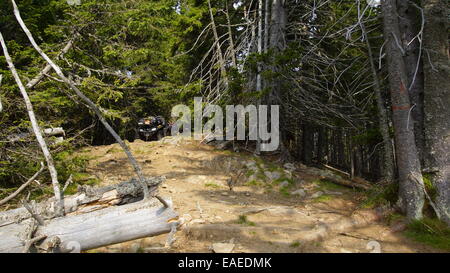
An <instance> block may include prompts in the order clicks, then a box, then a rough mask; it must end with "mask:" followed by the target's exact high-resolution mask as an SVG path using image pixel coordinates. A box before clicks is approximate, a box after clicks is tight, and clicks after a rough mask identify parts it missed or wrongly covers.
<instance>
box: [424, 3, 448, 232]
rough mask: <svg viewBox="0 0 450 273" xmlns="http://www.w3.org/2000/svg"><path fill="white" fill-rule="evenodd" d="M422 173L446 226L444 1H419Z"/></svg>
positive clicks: (446, 70)
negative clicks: (421, 25)
mask: <svg viewBox="0 0 450 273" xmlns="http://www.w3.org/2000/svg"><path fill="white" fill-rule="evenodd" d="M422 3H423V9H424V13H425V28H424V39H423V43H424V50H425V52H424V57H423V58H424V61H423V62H424V74H425V98H424V104H425V142H426V155H425V162H426V166H425V167H426V171H427V172H429V173H430V174H431V179H432V182H433V184H434V186H435V188H436V191H437V196H436V200H435V205H436V208H437V212H436V214H438V216H439V217H440V218H441V219H442V220H443V221H445V222H446V223H447V224H448V225H450V132H449V130H450V129H449V128H450V81H449V79H450V77H449V76H450V59H449V44H448V29H449V22H448V1H446V0H423V1H422Z"/></svg>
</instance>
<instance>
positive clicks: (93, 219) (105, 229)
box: [0, 199, 178, 253]
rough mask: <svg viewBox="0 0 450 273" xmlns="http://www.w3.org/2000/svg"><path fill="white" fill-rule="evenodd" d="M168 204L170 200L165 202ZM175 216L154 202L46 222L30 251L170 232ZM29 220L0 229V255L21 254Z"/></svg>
mask: <svg viewBox="0 0 450 273" xmlns="http://www.w3.org/2000/svg"><path fill="white" fill-rule="evenodd" d="M165 201H166V202H168V203H169V204H170V203H171V201H170V200H165ZM177 216H178V215H177V214H176V212H174V211H173V210H172V209H171V208H166V207H163V206H161V205H160V202H159V201H158V200H156V199H152V200H143V201H140V202H136V203H132V204H126V205H122V206H113V207H108V208H105V209H101V210H96V211H91V212H89V213H85V214H77V215H69V216H65V217H59V218H54V219H51V220H47V221H46V222H45V225H42V226H38V227H37V229H36V230H35V232H34V236H33V237H34V238H42V240H41V241H40V242H38V243H37V244H36V245H35V246H32V247H31V248H30V251H32V252H78V251H83V250H89V249H94V248H98V247H101V246H106V245H111V244H116V243H120V242H125V241H129V240H134V239H139V238H143V237H149V236H156V235H159V234H163V233H168V232H170V231H171V230H172V229H173V228H174V226H175V227H176V226H177V225H178V222H177V221H176V219H177ZM32 221H34V220H33V219H27V220H24V221H23V222H21V223H13V224H10V225H7V226H4V227H1V228H0V253H4V252H7V253H17V252H22V251H23V250H24V248H25V247H30V246H29V245H27V241H26V237H27V236H28V235H29V233H30V232H33V231H30V226H31V224H32Z"/></svg>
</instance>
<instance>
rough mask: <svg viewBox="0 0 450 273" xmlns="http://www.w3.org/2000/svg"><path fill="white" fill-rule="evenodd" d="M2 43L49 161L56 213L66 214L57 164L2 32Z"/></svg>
mask: <svg viewBox="0 0 450 273" xmlns="http://www.w3.org/2000/svg"><path fill="white" fill-rule="evenodd" d="M0 43H1V45H2V48H3V54H4V55H5V59H6V62H7V63H8V66H9V69H10V70H11V73H12V75H13V77H14V80H15V81H16V83H17V86H18V87H19V90H20V93H21V94H22V97H23V100H24V101H25V106H26V108H27V113H28V117H29V119H30V122H31V127H32V128H33V133H34V135H35V136H36V139H37V142H38V144H39V146H40V148H41V150H42V153H43V154H44V157H45V160H46V162H47V167H48V170H49V172H50V177H51V180H52V185H53V193H54V195H55V202H56V204H55V214H56V215H57V216H63V214H64V204H63V200H62V194H61V191H60V188H59V182H58V172H57V171H56V168H55V164H54V162H53V157H52V155H51V153H50V151H49V149H48V147H47V143H46V142H45V140H44V137H43V136H42V132H41V128H40V127H39V124H38V121H37V119H36V115H35V114H34V110H33V105H32V104H31V100H30V98H29V96H28V93H27V91H26V90H25V86H24V85H23V83H22V80H21V79H20V77H19V74H18V73H17V70H16V68H15V66H14V63H13V61H12V59H11V56H10V55H9V53H8V48H7V47H6V42H5V40H4V39H3V35H2V34H1V33H0Z"/></svg>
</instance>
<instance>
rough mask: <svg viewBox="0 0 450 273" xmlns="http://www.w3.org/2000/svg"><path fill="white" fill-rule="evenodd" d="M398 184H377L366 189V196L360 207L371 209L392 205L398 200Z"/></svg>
mask: <svg viewBox="0 0 450 273" xmlns="http://www.w3.org/2000/svg"><path fill="white" fill-rule="evenodd" d="M397 191H398V184H397V183H392V184H390V185H387V186H376V187H374V188H373V189H370V190H368V191H366V197H365V198H364V200H363V201H362V202H361V204H360V207H361V208H365V209H371V208H375V207H379V206H383V205H388V206H390V204H391V203H394V202H395V200H397Z"/></svg>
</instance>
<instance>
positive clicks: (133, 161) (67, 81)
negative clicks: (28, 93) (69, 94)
mask: <svg viewBox="0 0 450 273" xmlns="http://www.w3.org/2000/svg"><path fill="white" fill-rule="evenodd" d="M11 2H12V4H13V8H14V15H15V17H16V19H17V21H18V22H19V24H20V26H21V28H22V30H23V31H24V32H25V34H26V36H27V37H28V39H29V40H30V42H31V44H32V45H33V47H34V48H35V50H36V51H37V52H38V53H39V54H40V55H41V57H42V58H43V59H44V60H45V61H46V62H47V63H48V64H49V65H50V66H51V67H52V69H53V70H54V71H55V72H56V74H57V75H58V77H59V78H60V79H61V80H62V81H63V82H64V83H65V84H67V85H68V86H69V87H70V89H72V90H73V91H74V92H75V94H76V95H77V96H78V97H79V98H80V99H81V100H82V101H84V103H85V105H87V106H88V107H89V108H90V109H91V110H92V111H93V112H94V113H95V114H96V115H97V117H98V119H99V120H100V122H101V123H102V124H103V126H104V127H105V128H106V130H107V131H108V132H109V133H110V134H111V135H112V136H113V138H114V139H115V140H116V141H117V143H119V145H120V146H121V147H122V149H123V150H124V152H125V154H126V155H127V157H128V160H129V162H130V164H131V165H132V166H133V168H134V171H135V172H136V174H137V176H138V179H139V182H140V183H141V185H142V188H143V192H144V199H147V198H149V191H148V188H147V185H146V183H145V177H144V175H143V173H142V169H141V167H140V165H139V163H138V162H137V161H136V159H135V158H134V156H133V154H132V153H131V150H130V149H129V147H128V146H127V145H126V144H125V142H124V141H123V140H122V138H121V137H120V136H119V135H118V134H117V133H116V131H115V130H114V129H113V128H112V127H111V125H109V123H108V122H107V121H106V119H105V118H104V116H103V114H102V110H101V109H100V108H99V107H98V106H97V105H96V104H95V103H94V102H92V101H91V100H90V99H89V98H88V97H87V96H86V95H84V94H83V92H81V90H79V89H78V87H77V86H76V85H75V83H74V82H73V81H72V80H70V79H69V78H67V77H66V76H65V75H64V73H63V72H62V70H61V68H60V67H59V66H58V65H56V64H55V63H54V62H53V61H52V60H51V59H50V58H49V57H48V56H47V54H45V52H44V51H43V50H42V49H41V48H40V47H39V45H38V44H37V43H36V41H35V40H34V38H33V35H32V34H31V32H30V31H29V29H28V28H27V26H26V25H25V23H24V21H23V20H22V18H21V16H20V11H19V8H18V7H17V5H16V3H15V1H14V0H11ZM155 197H156V198H157V199H158V200H159V201H161V202H162V203H163V204H164V206H166V207H167V206H168V205H167V203H166V202H165V201H164V200H163V199H162V198H160V197H159V196H157V195H156V196H155Z"/></svg>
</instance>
